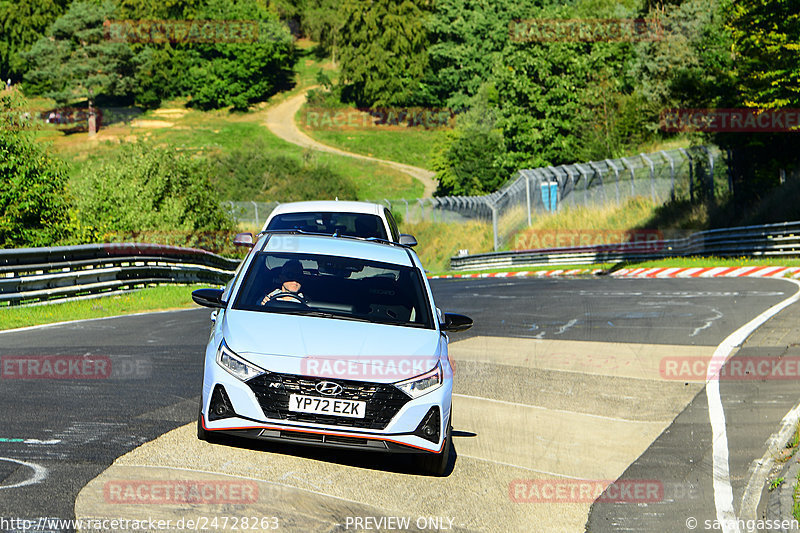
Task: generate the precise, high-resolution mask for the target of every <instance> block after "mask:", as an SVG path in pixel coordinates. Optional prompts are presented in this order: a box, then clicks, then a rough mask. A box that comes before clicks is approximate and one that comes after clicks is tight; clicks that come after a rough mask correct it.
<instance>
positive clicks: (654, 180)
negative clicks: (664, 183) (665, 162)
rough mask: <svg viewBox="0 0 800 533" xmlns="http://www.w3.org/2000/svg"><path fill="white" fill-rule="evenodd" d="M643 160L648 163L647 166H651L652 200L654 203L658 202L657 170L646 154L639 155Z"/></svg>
mask: <svg viewBox="0 0 800 533" xmlns="http://www.w3.org/2000/svg"><path fill="white" fill-rule="evenodd" d="M639 156H641V158H642V159H644V160H645V161H647V164H648V165H649V166H650V198H651V199H652V200H653V203H655V201H656V176H655V168H654V167H653V161H652V160H651V159H650V158H649V157H647V156H646V155H644V154H639Z"/></svg>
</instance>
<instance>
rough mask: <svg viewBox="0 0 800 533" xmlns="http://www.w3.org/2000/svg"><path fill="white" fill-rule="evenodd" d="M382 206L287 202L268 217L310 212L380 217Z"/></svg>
mask: <svg viewBox="0 0 800 533" xmlns="http://www.w3.org/2000/svg"><path fill="white" fill-rule="evenodd" d="M383 209H384V206H383V205H381V204H373V203H370V202H353V201H344V200H343V201H339V200H315V201H309V202H288V203H285V204H278V206H277V207H275V209H273V210H272V213H271V214H270V216H273V215H280V214H283V213H308V212H312V211H323V212H334V213H366V214H371V215H380V214H381V213H382V212H383Z"/></svg>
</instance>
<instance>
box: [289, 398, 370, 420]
mask: <svg viewBox="0 0 800 533" xmlns="http://www.w3.org/2000/svg"><path fill="white" fill-rule="evenodd" d="M289 410H290V411H294V412H295V413H313V414H315V415H331V416H345V417H348V418H364V412H365V411H366V410H367V402H357V401H354V400H337V399H336V398H322V397H320V396H303V395H302V394H290V395H289Z"/></svg>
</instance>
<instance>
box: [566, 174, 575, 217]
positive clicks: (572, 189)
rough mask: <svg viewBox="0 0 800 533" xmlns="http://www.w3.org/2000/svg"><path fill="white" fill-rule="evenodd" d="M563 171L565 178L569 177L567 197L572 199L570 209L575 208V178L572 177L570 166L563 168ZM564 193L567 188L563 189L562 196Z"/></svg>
mask: <svg viewBox="0 0 800 533" xmlns="http://www.w3.org/2000/svg"><path fill="white" fill-rule="evenodd" d="M564 170H565V171H566V172H567V176H569V184H570V188H569V195H570V196H571V197H572V207H575V178H574V177H573V176H572V165H567V166H565V167H564ZM566 193H567V188H566V187H564V194H566Z"/></svg>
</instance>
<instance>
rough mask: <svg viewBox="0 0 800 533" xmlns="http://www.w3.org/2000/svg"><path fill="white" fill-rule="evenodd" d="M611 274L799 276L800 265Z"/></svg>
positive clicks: (618, 274)
mask: <svg viewBox="0 0 800 533" xmlns="http://www.w3.org/2000/svg"><path fill="white" fill-rule="evenodd" d="M611 275H612V276H616V277H622V278H785V277H790V278H799V277H800V267H782V266H749V267H690V268H622V269H620V270H617V271H616V272H612V273H611Z"/></svg>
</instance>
